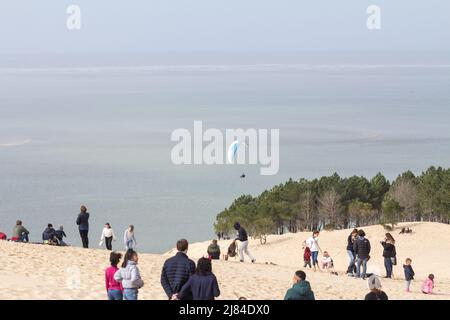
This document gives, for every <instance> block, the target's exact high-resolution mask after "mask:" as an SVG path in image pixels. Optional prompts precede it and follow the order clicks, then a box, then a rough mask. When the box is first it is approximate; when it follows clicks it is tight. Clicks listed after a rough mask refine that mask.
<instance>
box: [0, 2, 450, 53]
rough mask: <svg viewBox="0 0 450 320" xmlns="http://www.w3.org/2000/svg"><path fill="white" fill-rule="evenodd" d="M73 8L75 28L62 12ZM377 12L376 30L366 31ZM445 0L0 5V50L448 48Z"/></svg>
mask: <svg viewBox="0 0 450 320" xmlns="http://www.w3.org/2000/svg"><path fill="white" fill-rule="evenodd" d="M70 4H77V5H79V6H80V8H81V11H82V12H81V14H82V17H81V18H82V27H81V30H79V31H69V30H68V29H67V28H66V19H67V16H68V15H67V13H66V8H67V6H68V5H70ZM371 4H376V5H379V6H380V7H381V10H382V11H381V19H382V20H381V27H382V29H381V30H378V31H370V30H368V29H367V27H366V19H367V16H368V15H367V13H366V9H367V7H368V6H369V5H371ZM449 14H450V1H446V0H395V1H392V0H391V1H387V0H370V1H368V0H343V1H338V0H315V1H312V0H308V1H302V0H134V1H125V0H70V1H67V0H39V1H30V0H2V1H1V2H0V39H1V41H0V53H3V54H5V53H6V54H8V53H13V54H17V53H22V54H33V53H46V52H52V53H78V52H83V53H93V52H110V53H113V52H164V51H176V52H178V51H238V52H241V51H242V52H245V51H361V50H375V51H380V50H381V51H431V52H436V51H440V52H442V51H450V19H448V16H449Z"/></svg>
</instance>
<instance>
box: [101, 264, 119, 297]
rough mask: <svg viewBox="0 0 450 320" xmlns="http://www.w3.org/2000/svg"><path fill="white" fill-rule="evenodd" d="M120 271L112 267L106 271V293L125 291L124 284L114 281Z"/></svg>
mask: <svg viewBox="0 0 450 320" xmlns="http://www.w3.org/2000/svg"><path fill="white" fill-rule="evenodd" d="M118 270H119V269H118V268H117V267H114V266H110V267H108V268H107V269H106V270H105V285H106V291H108V290H120V291H123V287H122V283H120V282H117V281H116V280H115V279H114V275H115V274H116V272H117V271H118Z"/></svg>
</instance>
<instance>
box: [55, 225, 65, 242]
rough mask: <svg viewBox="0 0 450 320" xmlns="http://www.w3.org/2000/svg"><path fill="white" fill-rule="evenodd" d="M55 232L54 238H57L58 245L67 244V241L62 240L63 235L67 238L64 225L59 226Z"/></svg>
mask: <svg viewBox="0 0 450 320" xmlns="http://www.w3.org/2000/svg"><path fill="white" fill-rule="evenodd" d="M55 233H56V239H58V244H59V245H60V246H63V247H65V246H67V243H65V242H64V240H63V239H64V237H66V238H67V235H66V233H65V232H64V226H59V229H58V230H56V231H55Z"/></svg>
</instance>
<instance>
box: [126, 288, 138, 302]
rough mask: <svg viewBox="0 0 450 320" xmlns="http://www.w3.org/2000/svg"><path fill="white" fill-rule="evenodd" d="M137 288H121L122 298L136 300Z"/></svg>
mask: <svg viewBox="0 0 450 320" xmlns="http://www.w3.org/2000/svg"><path fill="white" fill-rule="evenodd" d="M137 299H138V289H123V300H137Z"/></svg>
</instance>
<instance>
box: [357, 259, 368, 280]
mask: <svg viewBox="0 0 450 320" xmlns="http://www.w3.org/2000/svg"><path fill="white" fill-rule="evenodd" d="M361 264H362V267H363V271H362V273H361ZM366 272H367V258H365V259H361V258H359V257H358V258H356V277H357V278H359V277H361V278H365V277H366Z"/></svg>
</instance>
